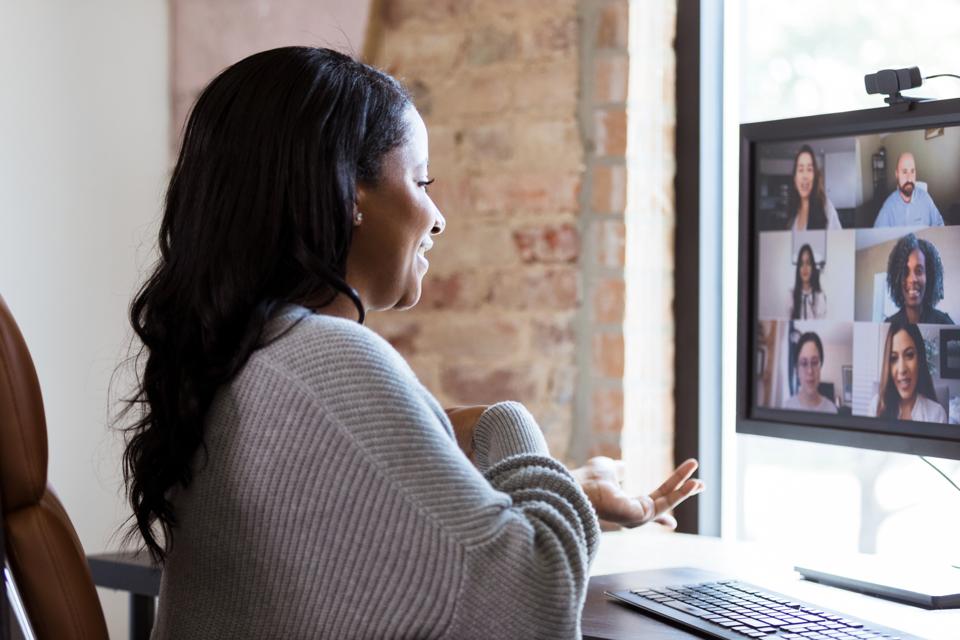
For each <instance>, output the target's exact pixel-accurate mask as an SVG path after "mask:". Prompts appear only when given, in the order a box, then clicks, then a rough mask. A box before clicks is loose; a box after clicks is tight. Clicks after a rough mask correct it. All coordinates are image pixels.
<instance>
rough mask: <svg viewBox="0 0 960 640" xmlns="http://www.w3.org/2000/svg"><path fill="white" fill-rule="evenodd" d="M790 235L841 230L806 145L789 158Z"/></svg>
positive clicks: (813, 157)
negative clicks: (791, 160) (805, 231)
mask: <svg viewBox="0 0 960 640" xmlns="http://www.w3.org/2000/svg"><path fill="white" fill-rule="evenodd" d="M787 211H788V213H789V214H790V222H789V223H788V224H787V228H788V229H791V230H793V231H804V230H806V229H841V228H842V227H841V226H840V216H839V215H837V209H836V207H834V206H833V203H832V202H830V199H829V198H828V197H827V194H826V193H825V192H824V189H823V174H822V173H821V172H820V169H819V167H817V159H816V156H815V155H814V153H813V149H811V148H810V146H809V145H803V146H802V147H800V151H798V152H797V155H796V156H795V157H794V158H793V182H792V183H791V184H790V196H789V200H788V201H787Z"/></svg>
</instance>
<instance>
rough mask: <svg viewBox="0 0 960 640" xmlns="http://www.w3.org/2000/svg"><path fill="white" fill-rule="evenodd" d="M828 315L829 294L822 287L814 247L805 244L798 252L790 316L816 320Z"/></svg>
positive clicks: (791, 293)
mask: <svg viewBox="0 0 960 640" xmlns="http://www.w3.org/2000/svg"><path fill="white" fill-rule="evenodd" d="M826 315H827V296H826V294H825V293H824V292H823V290H822V289H820V269H819V268H817V262H816V260H814V258H813V249H811V248H810V245H809V244H805V245H803V246H802V247H800V252H799V253H798V254H797V269H796V272H795V274H794V278H793V290H792V291H791V292H790V318H791V319H792V320H814V319H819V318H825V317H826Z"/></svg>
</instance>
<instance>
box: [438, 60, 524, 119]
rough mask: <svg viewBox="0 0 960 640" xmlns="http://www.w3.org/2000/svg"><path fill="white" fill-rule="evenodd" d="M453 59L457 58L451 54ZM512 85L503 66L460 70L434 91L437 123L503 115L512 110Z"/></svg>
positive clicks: (449, 76)
mask: <svg viewBox="0 0 960 640" xmlns="http://www.w3.org/2000/svg"><path fill="white" fill-rule="evenodd" d="M450 56H451V57H453V54H450ZM511 99H512V96H511V94H510V85H509V83H508V82H505V81H504V78H503V72H502V70H501V68H500V66H499V65H497V66H494V67H490V68H488V67H480V68H468V69H458V70H457V71H456V72H455V73H451V74H449V75H448V76H447V77H446V78H445V79H444V80H443V81H442V83H440V84H439V85H438V86H437V87H436V88H435V90H434V91H433V94H432V97H431V108H432V111H431V115H432V116H433V117H434V118H436V119H437V120H451V119H457V120H462V119H463V118H465V117H468V116H474V115H481V114H500V113H503V112H504V111H508V110H510V109H511V108H512V103H511Z"/></svg>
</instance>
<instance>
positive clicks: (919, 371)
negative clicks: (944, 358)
mask: <svg viewBox="0 0 960 640" xmlns="http://www.w3.org/2000/svg"><path fill="white" fill-rule="evenodd" d="M936 397H937V396H936V392H935V391H934V389H933V378H932V377H931V376H930V369H929V368H928V367H927V350H926V347H925V345H924V342H923V336H922V335H921V334H920V329H919V328H917V325H915V324H908V323H905V322H900V321H897V322H894V323H893V324H891V325H890V331H889V332H887V339H886V341H885V342H884V346H883V361H882V364H881V369H880V392H879V393H878V394H877V395H876V396H874V398H873V400H872V401H871V403H870V415H874V416H876V417H878V418H887V419H890V420H913V421H915V422H944V423H945V422H946V421H947V412H946V411H945V410H944V408H943V406H942V405H941V404H940V403H939V402H937V401H936Z"/></svg>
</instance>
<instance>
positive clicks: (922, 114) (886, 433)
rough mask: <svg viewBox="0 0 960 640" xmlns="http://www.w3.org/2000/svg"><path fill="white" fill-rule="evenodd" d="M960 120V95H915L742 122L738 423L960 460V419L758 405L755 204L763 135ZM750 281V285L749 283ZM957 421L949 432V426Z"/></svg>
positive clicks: (884, 129)
mask: <svg viewBox="0 0 960 640" xmlns="http://www.w3.org/2000/svg"><path fill="white" fill-rule="evenodd" d="M951 126H960V99H952V100H935V101H929V102H916V103H913V104H912V105H910V108H909V109H905V108H903V107H902V106H901V107H884V108H879V109H866V110H861V111H848V112H843V113H832V114H825V115H818V116H807V117H803V118H791V119H787V120H771V121H767V122H756V123H749V124H743V125H741V126H740V230H739V242H740V244H739V259H738V265H739V266H738V269H739V273H738V275H739V278H738V292H737V294H738V295H737V297H738V302H737V314H738V316H737V329H738V331H737V350H738V351H737V423H736V428H737V432H738V433H746V434H752V435H762V436H770V437H775V438H786V439H790V440H800V441H804V442H817V443H822V444H832V445H841V446H846V447H857V448H866V449H874V450H878V451H892V452H899V453H906V454H915V455H929V456H934V457H938V458H950V459H954V460H960V427H958V426H956V425H954V426H950V425H933V424H926V423H910V429H911V430H912V432H911V433H909V434H906V433H904V431H903V429H902V425H901V428H900V429H895V428H894V427H892V426H890V425H885V424H884V423H883V422H882V421H880V420H878V419H877V418H869V417H865V416H845V417H844V418H843V420H844V423H845V424H843V425H838V424H836V420H837V418H836V417H832V416H829V415H823V414H815V413H809V412H796V416H794V415H792V413H793V412H788V411H784V410H782V409H765V408H763V407H757V408H754V407H753V404H752V403H753V393H755V389H754V387H755V380H756V377H755V371H754V370H753V365H754V358H753V357H752V354H753V353H755V350H756V335H755V329H756V324H757V320H756V318H757V315H756V311H757V297H758V296H757V284H758V282H757V280H758V274H757V269H756V266H757V265H756V262H757V254H758V245H759V239H760V236H759V233H755V229H754V227H755V225H756V224H757V221H756V220H754V219H753V216H752V215H751V211H752V209H753V203H754V198H755V195H756V194H755V193H754V191H755V189H754V188H755V186H756V183H755V175H754V160H755V158H756V156H755V154H754V150H755V148H756V145H757V144H759V143H769V142H785V141H791V140H803V141H808V140H815V139H818V138H832V137H842V136H857V135H864V134H871V133H892V132H896V131H903V130H916V129H923V128H934V127H951ZM744 284H746V287H744V286H743V285H744ZM948 429H956V431H957V433H956V434H955V435H953V437H952V438H951V437H950V434H946V433H944V432H945V431H946V430H948Z"/></svg>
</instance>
